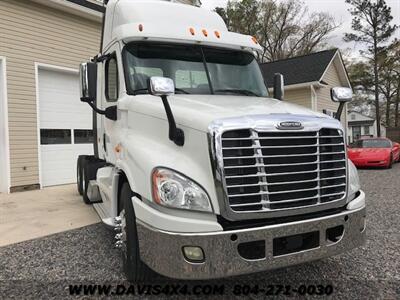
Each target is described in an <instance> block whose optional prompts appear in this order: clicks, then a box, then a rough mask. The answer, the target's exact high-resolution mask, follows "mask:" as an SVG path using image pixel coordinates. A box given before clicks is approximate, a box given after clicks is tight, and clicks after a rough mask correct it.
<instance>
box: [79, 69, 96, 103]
mask: <svg viewBox="0 0 400 300" xmlns="http://www.w3.org/2000/svg"><path fill="white" fill-rule="evenodd" d="M79 87H80V91H81V101H82V102H89V103H90V102H95V100H96V96H97V95H96V93H97V64H96V63H94V62H86V63H82V64H81V65H80V66H79Z"/></svg>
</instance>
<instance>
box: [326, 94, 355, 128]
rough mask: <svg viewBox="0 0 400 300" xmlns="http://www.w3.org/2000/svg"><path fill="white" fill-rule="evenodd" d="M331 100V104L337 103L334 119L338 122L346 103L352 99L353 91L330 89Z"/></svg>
mask: <svg viewBox="0 0 400 300" xmlns="http://www.w3.org/2000/svg"><path fill="white" fill-rule="evenodd" d="M331 99H332V101H333V102H338V103H339V107H338V109H337V112H336V116H335V118H336V119H337V120H339V121H340V117H341V115H342V112H343V108H344V106H345V104H346V102H349V101H351V100H352V99H353V90H352V89H350V88H346V87H334V88H331Z"/></svg>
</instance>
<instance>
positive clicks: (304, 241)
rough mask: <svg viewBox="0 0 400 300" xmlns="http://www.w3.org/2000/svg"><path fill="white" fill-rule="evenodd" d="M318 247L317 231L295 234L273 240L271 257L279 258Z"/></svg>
mask: <svg viewBox="0 0 400 300" xmlns="http://www.w3.org/2000/svg"><path fill="white" fill-rule="evenodd" d="M318 247H319V231H312V232H307V233H301V234H295V235H290V236H285V237H280V238H275V239H274V240H273V255H274V256H281V255H286V254H292V253H296V252H300V251H304V250H309V249H313V248H318Z"/></svg>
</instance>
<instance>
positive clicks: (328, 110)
mask: <svg viewBox="0 0 400 300" xmlns="http://www.w3.org/2000/svg"><path fill="white" fill-rule="evenodd" d="M322 113H324V114H325V115H328V116H330V117H332V118H335V117H336V112H334V111H332V110H330V109H323V110H322Z"/></svg>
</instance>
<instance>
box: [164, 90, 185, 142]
mask: <svg viewBox="0 0 400 300" xmlns="http://www.w3.org/2000/svg"><path fill="white" fill-rule="evenodd" d="M161 100H162V102H163V105H164V109H165V113H166V114H167V119H168V124H169V134H168V136H169V139H170V140H171V141H173V142H174V143H175V144H176V145H177V146H183V145H184V144H185V133H184V132H183V130H182V129H180V128H178V127H176V122H175V118H174V115H173V114H172V111H171V107H170V106H169V103H168V99H167V96H166V95H162V96H161Z"/></svg>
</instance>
